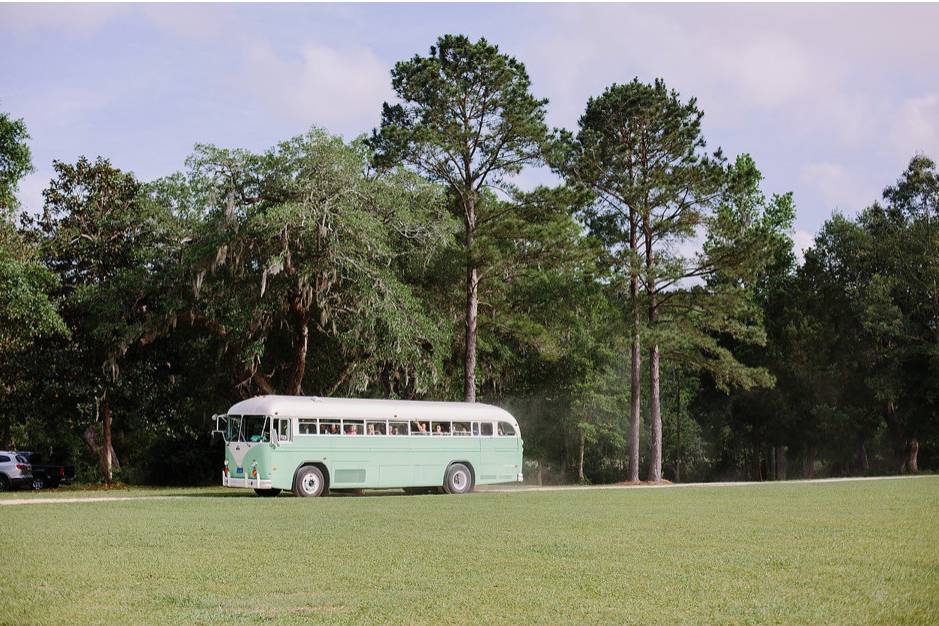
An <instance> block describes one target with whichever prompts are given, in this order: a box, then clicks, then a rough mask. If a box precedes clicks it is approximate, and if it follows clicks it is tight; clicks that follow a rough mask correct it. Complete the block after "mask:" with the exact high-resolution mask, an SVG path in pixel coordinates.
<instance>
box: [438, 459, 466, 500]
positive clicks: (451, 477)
mask: <svg viewBox="0 0 939 626" xmlns="http://www.w3.org/2000/svg"><path fill="white" fill-rule="evenodd" d="M443 489H444V491H446V492H447V493H452V494H454V495H459V494H462V493H469V492H470V491H472V490H473V473H472V472H470V470H469V468H468V467H466V466H465V465H463V464H462V463H454V464H453V465H451V466H450V467H448V468H447V478H446V480H444V482H443Z"/></svg>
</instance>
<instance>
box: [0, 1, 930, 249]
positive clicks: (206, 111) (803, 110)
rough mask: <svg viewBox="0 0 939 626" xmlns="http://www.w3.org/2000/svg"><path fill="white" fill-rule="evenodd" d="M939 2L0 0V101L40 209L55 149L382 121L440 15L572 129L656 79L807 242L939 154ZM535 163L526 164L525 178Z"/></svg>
mask: <svg viewBox="0 0 939 626" xmlns="http://www.w3.org/2000/svg"><path fill="white" fill-rule="evenodd" d="M936 24H939V5H902V6H898V5H825V6H817V5H805V4H793V5H678V4H668V5H646V4H642V5H559V4H552V5H538V4H524V5H493V4H483V5H467V4H463V5H456V4H449V5H434V4H413V5H392V4H381V5H363V4H357V5H298V4H290V5H246V4H240V5H220V4H214V5H176V4H172V5H101V4H96V5H74V4H70V5H11V4H3V5H0V110H2V111H7V112H10V113H12V114H13V116H15V117H23V118H25V120H26V122H27V125H28V126H29V129H30V132H31V134H32V144H31V145H32V149H33V155H34V161H35V165H36V168H37V172H36V173H35V174H33V175H31V176H29V177H28V178H27V179H26V180H24V181H23V183H22V184H21V193H20V197H21V200H22V201H23V203H24V204H25V206H26V208H27V209H28V210H37V209H38V208H39V205H40V203H41V192H42V189H43V188H44V187H45V186H46V184H47V183H48V180H49V177H50V173H51V165H52V160H53V159H59V160H65V161H73V160H75V159H76V158H77V157H78V156H79V155H82V154H85V155H88V156H89V157H94V156H98V155H102V156H105V157H108V158H109V159H111V161H112V162H113V163H114V164H115V165H116V166H118V167H121V168H123V169H127V170H132V171H134V172H135V173H136V174H137V175H138V176H140V177H141V178H144V179H152V178H156V177H159V176H162V175H165V174H169V173H171V172H173V171H176V170H178V169H181V168H182V167H183V165H184V161H185V158H186V156H187V155H188V154H190V152H191V151H192V147H193V145H194V144H195V143H215V144H219V145H224V146H231V147H243V148H249V149H258V150H260V149H264V148H266V147H269V146H271V145H273V144H274V143H276V142H277V141H279V140H282V139H286V138H288V137H290V136H292V135H295V134H298V133H300V132H302V131H303V130H305V129H306V128H308V127H309V126H311V125H318V126H322V127H325V128H327V129H329V130H331V131H333V132H336V133H341V134H343V135H344V136H346V137H347V138H352V137H354V136H355V135H357V134H359V133H361V132H366V131H368V130H369V129H371V128H372V127H373V126H375V125H376V124H377V123H378V118H379V111H380V107H381V103H382V102H383V101H384V100H388V99H390V98H391V97H392V96H391V91H390V81H389V74H388V73H389V70H390V68H391V66H392V65H393V64H394V62H395V61H397V60H399V59H403V58H407V57H410V56H411V55H413V54H415V53H421V54H424V53H426V52H427V48H428V47H429V46H430V45H431V44H432V43H433V42H434V40H435V38H436V37H437V36H438V35H440V34H442V33H447V32H452V33H465V34H468V35H470V36H471V37H474V38H476V37H480V36H484V37H486V38H487V39H489V40H490V41H492V42H494V43H497V44H498V45H499V46H500V47H501V48H502V50H503V51H505V52H508V53H510V54H512V55H514V56H516V57H517V58H519V59H520V60H521V61H523V62H524V63H525V64H526V66H527V67H528V70H529V73H530V75H531V77H532V81H533V89H534V92H535V94H536V95H538V96H540V97H547V98H549V99H550V101H551V102H550V104H549V122H550V123H551V124H552V125H554V126H564V127H568V128H574V127H575V125H576V123H577V118H578V116H579V115H580V113H581V112H582V111H583V108H584V105H585V103H586V100H587V98H588V97H589V96H591V95H597V94H599V93H600V92H602V90H603V89H604V87H606V86H607V85H609V84H611V83H614V82H625V81H629V80H631V79H632V78H633V77H634V76H638V77H639V78H640V79H642V80H647V81H648V80H651V79H653V78H654V77H657V76H659V77H662V78H664V79H665V81H666V82H667V83H668V84H669V85H670V86H671V87H673V88H675V89H677V90H678V91H679V92H680V93H681V94H682V96H683V97H690V96H695V97H697V99H698V101H699V105H700V106H701V108H702V109H703V110H704V112H705V118H704V130H705V135H706V137H707V139H708V143H709V146H710V147H717V146H721V147H723V148H724V151H725V153H727V154H728V155H731V156H732V155H735V154H738V153H740V152H749V153H751V154H752V155H753V156H754V158H755V159H756V161H757V163H758V165H759V166H760V168H761V169H762V171H763V173H764V174H765V176H766V181H765V188H766V190H767V191H768V192H777V191H779V192H781V191H793V192H794V193H795V199H796V205H797V210H798V218H797V223H796V233H795V238H796V241H797V244H799V245H802V246H804V245H806V244H807V243H808V242H809V241H810V239H811V236H812V234H813V233H814V232H815V231H816V230H817V228H818V227H819V225H820V224H821V223H822V222H823V221H824V220H825V218H826V217H828V216H829V215H830V214H831V212H832V211H834V210H840V211H842V212H844V213H848V214H851V213H854V212H856V211H857V210H858V209H860V208H862V207H863V206H864V205H866V204H869V203H870V202H871V201H873V200H875V199H877V198H878V197H879V195H880V191H881V190H882V189H883V187H884V186H886V185H888V184H890V183H891V182H893V181H894V180H895V179H896V178H897V176H898V175H899V174H900V172H901V171H902V170H903V168H904V167H905V165H906V163H907V162H908V160H909V158H910V156H911V155H912V154H913V153H914V152H917V151H919V152H925V153H926V154H928V155H930V156H931V157H932V158H933V159H939V71H937V69H936V59H939V37H936V35H935V26H936ZM544 178H545V174H544V173H540V172H536V171H535V172H528V173H526V174H525V175H524V176H523V181H528V182H532V181H538V180H543V179H544Z"/></svg>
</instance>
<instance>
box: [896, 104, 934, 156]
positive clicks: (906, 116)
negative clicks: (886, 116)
mask: <svg viewBox="0 0 939 626" xmlns="http://www.w3.org/2000/svg"><path fill="white" fill-rule="evenodd" d="M895 119H896V123H895V125H894V128H893V133H892V140H893V144H894V147H895V148H896V150H897V151H898V153H899V156H901V157H903V158H909V157H910V156H912V155H913V153H914V152H925V153H926V154H927V155H929V156H931V157H932V158H939V94H935V93H932V94H928V95H925V96H921V97H917V98H909V99H907V100H905V101H904V102H903V103H902V104H901V105H900V110H899V112H898V113H897V115H896V118H895Z"/></svg>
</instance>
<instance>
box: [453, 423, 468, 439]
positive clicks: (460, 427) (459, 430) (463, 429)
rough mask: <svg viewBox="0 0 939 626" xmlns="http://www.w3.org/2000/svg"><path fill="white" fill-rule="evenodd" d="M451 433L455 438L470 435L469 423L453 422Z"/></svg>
mask: <svg viewBox="0 0 939 626" xmlns="http://www.w3.org/2000/svg"><path fill="white" fill-rule="evenodd" d="M452 431H453V434H454V435H455V436H457V437H466V436H467V435H469V434H470V425H469V422H453V429H452Z"/></svg>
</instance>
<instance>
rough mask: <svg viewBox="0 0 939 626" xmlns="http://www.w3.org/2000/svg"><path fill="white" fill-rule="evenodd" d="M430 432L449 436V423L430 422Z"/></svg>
mask: <svg viewBox="0 0 939 626" xmlns="http://www.w3.org/2000/svg"><path fill="white" fill-rule="evenodd" d="M430 425H431V429H430V430H431V431H432V432H433V434H435V435H449V434H450V422H431V423H430Z"/></svg>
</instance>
